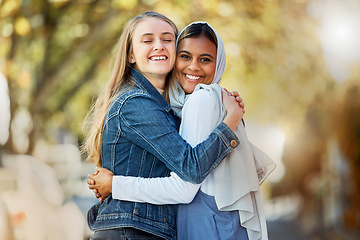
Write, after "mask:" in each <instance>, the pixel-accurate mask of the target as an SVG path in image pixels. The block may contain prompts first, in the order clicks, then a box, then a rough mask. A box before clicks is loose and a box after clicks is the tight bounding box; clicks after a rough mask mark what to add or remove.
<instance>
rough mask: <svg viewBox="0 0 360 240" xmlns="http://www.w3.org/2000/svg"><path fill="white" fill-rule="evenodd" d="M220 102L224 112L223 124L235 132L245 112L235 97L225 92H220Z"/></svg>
mask: <svg viewBox="0 0 360 240" xmlns="http://www.w3.org/2000/svg"><path fill="white" fill-rule="evenodd" d="M222 100H223V105H224V108H225V110H226V117H225V118H224V121H223V122H224V123H226V124H227V125H228V126H229V127H230V128H231V130H233V131H235V129H236V127H237V125H238V124H239V123H240V122H241V119H242V118H243V116H244V113H245V110H244V109H243V108H242V107H241V105H240V104H239V102H238V101H237V100H236V97H234V96H232V95H231V94H229V93H227V92H226V91H225V90H223V91H222Z"/></svg>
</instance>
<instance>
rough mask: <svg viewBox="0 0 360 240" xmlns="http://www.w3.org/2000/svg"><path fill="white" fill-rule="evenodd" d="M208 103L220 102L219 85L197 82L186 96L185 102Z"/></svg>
mask: <svg viewBox="0 0 360 240" xmlns="http://www.w3.org/2000/svg"><path fill="white" fill-rule="evenodd" d="M195 102H196V103H198V104H201V105H210V104H216V103H220V102H221V87H220V86H219V85H218V84H210V85H205V84H198V85H197V86H196V87H195V90H194V92H193V93H192V94H190V96H189V97H188V99H187V101H186V104H189V103H191V104H194V103H195Z"/></svg>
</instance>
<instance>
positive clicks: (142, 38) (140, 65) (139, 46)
mask: <svg viewBox="0 0 360 240" xmlns="http://www.w3.org/2000/svg"><path fill="white" fill-rule="evenodd" d="M132 49H133V50H132V53H131V55H130V59H129V62H130V63H134V67H135V68H136V69H137V70H139V71H140V72H141V73H143V74H144V75H145V77H146V78H148V80H150V81H151V82H152V83H153V82H154V80H155V81H156V79H162V80H165V78H166V75H167V74H168V73H169V72H170V71H171V70H172V69H173V67H174V62H175V58H176V48H175V32H174V29H173V27H172V26H170V25H169V24H168V23H167V22H165V21H163V20H161V19H158V18H155V17H150V18H147V19H145V20H144V21H141V22H139V23H138V24H137V25H136V27H135V29H134V32H133V38H132ZM153 84H154V83H153Z"/></svg>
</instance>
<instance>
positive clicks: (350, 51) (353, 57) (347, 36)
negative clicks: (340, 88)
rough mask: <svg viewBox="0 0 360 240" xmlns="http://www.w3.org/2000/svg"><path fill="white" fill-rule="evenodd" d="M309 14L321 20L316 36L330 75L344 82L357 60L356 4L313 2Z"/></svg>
mask: <svg viewBox="0 0 360 240" xmlns="http://www.w3.org/2000/svg"><path fill="white" fill-rule="evenodd" d="M309 13H310V14H311V15H313V16H314V17H315V18H318V19H320V21H321V28H320V29H319V32H318V35H319V39H320V41H321V44H322V47H323V52H324V57H325V61H326V64H327V67H328V70H329V72H330V74H331V75H332V76H333V78H334V79H335V80H336V81H338V82H342V81H344V80H346V79H347V78H348V77H349V73H350V71H351V68H352V65H353V64H354V62H356V61H360V46H359V44H358V43H359V42H360V17H359V15H360V14H359V13H360V3H359V2H358V1H356V0H345V1H341V2H340V1H334V0H317V1H315V2H313V3H312V4H310V5H309Z"/></svg>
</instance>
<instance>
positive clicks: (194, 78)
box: [185, 74, 200, 81]
mask: <svg viewBox="0 0 360 240" xmlns="http://www.w3.org/2000/svg"><path fill="white" fill-rule="evenodd" d="M185 76H186V78H188V79H190V80H193V81H196V80H199V79H200V77H199V76H195V75H190V74H185Z"/></svg>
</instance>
